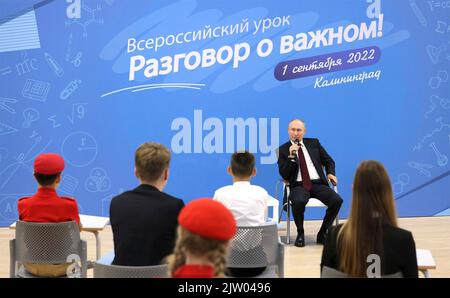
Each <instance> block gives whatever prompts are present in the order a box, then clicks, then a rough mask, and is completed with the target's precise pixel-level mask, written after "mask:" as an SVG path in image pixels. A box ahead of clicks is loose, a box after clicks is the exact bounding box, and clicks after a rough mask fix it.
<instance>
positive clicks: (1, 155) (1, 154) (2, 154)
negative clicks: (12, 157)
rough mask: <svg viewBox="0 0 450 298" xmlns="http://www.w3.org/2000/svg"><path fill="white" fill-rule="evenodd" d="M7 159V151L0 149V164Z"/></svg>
mask: <svg viewBox="0 0 450 298" xmlns="http://www.w3.org/2000/svg"><path fill="white" fill-rule="evenodd" d="M7 157H8V149H6V148H0V163H1V162H2V160H4V159H5V158H7Z"/></svg>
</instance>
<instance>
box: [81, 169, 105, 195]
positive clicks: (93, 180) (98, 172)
mask: <svg viewBox="0 0 450 298" xmlns="http://www.w3.org/2000/svg"><path fill="white" fill-rule="evenodd" d="M85 188H86V190H87V191H89V192H100V191H108V190H110V189H111V179H109V177H108V175H107V174H106V171H105V170H104V169H102V168H94V169H92V171H91V173H90V174H89V177H88V178H87V179H86V183H85Z"/></svg>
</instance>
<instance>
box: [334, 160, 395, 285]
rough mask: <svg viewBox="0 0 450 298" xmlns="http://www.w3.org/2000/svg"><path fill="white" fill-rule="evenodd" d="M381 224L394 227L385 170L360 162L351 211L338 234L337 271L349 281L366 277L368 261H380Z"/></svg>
mask: <svg viewBox="0 0 450 298" xmlns="http://www.w3.org/2000/svg"><path fill="white" fill-rule="evenodd" d="M383 224H389V225H391V226H394V227H396V226H397V215H396V211H395V205H394V196H393V193H392V187H391V182H390V179H389V176H388V174H387V172H386V169H385V168H384V166H383V165H382V164H381V163H380V162H378V161H374V160H369V161H364V162H362V163H361V164H360V165H359V167H358V169H357V171H356V175H355V179H354V182H353V199H352V207H351V211H350V215H349V218H348V220H347V222H346V223H345V224H344V225H343V227H342V228H341V230H340V231H339V234H338V241H337V243H338V251H339V257H340V265H339V269H340V270H341V271H343V272H345V273H347V274H348V275H349V276H352V277H366V270H367V257H368V256H369V255H370V254H377V255H379V256H380V258H383Z"/></svg>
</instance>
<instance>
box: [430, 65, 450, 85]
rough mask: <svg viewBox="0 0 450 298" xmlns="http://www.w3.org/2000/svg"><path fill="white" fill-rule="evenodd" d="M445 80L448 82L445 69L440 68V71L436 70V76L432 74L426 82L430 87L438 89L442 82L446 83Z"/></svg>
mask: <svg viewBox="0 0 450 298" xmlns="http://www.w3.org/2000/svg"><path fill="white" fill-rule="evenodd" d="M447 82H448V73H447V71H446V70H440V71H438V73H437V74H436V76H433V77H431V78H430V81H429V82H428V84H429V85H430V88H431V89H438V88H439V87H441V84H442V83H447Z"/></svg>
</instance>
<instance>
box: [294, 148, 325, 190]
mask: <svg viewBox="0 0 450 298" xmlns="http://www.w3.org/2000/svg"><path fill="white" fill-rule="evenodd" d="M291 143H292V144H294V142H293V141H292V140H291ZM300 148H301V149H302V151H303V155H304V156H305V161H306V166H307V168H308V173H309V179H311V180H317V179H320V176H319V173H317V170H316V167H315V166H314V164H313V162H312V159H311V156H309V152H308V149H306V146H305V144H304V143H303V140H301V141H300ZM297 154H298V153H297ZM297 158H298V156H297ZM297 181H302V173H301V171H300V167H299V169H298V176H297Z"/></svg>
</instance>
